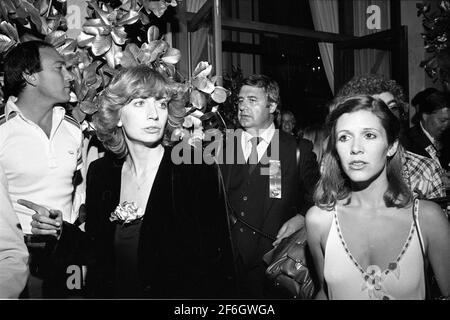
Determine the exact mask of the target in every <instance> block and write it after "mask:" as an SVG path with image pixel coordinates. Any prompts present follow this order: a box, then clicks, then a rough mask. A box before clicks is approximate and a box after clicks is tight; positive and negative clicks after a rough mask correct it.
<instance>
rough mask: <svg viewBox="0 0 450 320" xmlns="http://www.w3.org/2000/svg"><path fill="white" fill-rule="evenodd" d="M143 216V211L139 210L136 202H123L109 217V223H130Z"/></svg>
mask: <svg viewBox="0 0 450 320" xmlns="http://www.w3.org/2000/svg"><path fill="white" fill-rule="evenodd" d="M143 216H144V210H142V208H139V207H138V206H137V204H136V202H134V201H133V202H129V201H124V202H122V203H121V204H119V205H118V206H117V207H116V209H115V210H114V212H112V213H111V216H110V217H109V220H110V221H112V222H113V221H118V222H120V223H122V224H127V223H131V222H133V221H136V220H139V219H141V218H142V217H143Z"/></svg>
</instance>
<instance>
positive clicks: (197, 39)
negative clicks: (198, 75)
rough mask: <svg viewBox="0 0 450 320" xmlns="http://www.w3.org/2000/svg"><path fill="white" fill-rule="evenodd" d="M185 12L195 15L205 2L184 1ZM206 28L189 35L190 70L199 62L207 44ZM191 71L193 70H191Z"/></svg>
mask: <svg viewBox="0 0 450 320" xmlns="http://www.w3.org/2000/svg"><path fill="white" fill-rule="evenodd" d="M185 1H186V10H187V11H188V12H192V13H196V12H197V11H198V10H200V8H201V7H202V6H203V4H204V3H205V2H206V1H207V0H185ZM207 39H208V27H206V26H204V27H203V26H202V27H200V28H199V29H198V30H197V31H195V32H192V33H191V62H192V69H194V68H195V66H196V65H197V64H198V63H199V62H200V58H201V56H202V53H203V50H204V49H205V46H206V44H207ZM191 71H193V70H191Z"/></svg>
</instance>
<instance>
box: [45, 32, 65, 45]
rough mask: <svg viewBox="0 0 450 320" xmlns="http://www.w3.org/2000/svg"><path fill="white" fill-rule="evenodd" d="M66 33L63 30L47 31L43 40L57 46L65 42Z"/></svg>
mask: <svg viewBox="0 0 450 320" xmlns="http://www.w3.org/2000/svg"><path fill="white" fill-rule="evenodd" d="M66 38H67V35H66V33H65V32H64V31H61V30H57V31H53V32H51V33H49V34H48V35H47V36H46V37H45V41H47V42H48V43H51V44H52V45H53V46H54V47H59V46H61V45H62V44H64V43H65V41H66Z"/></svg>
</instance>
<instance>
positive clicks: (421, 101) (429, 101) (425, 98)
mask: <svg viewBox="0 0 450 320" xmlns="http://www.w3.org/2000/svg"><path fill="white" fill-rule="evenodd" d="M411 103H412V104H413V105H417V106H418V110H417V111H418V113H419V114H423V113H427V114H430V113H433V112H435V111H438V110H440V109H443V108H450V95H449V94H448V93H444V92H441V91H438V90H436V89H434V88H427V89H425V90H423V91H420V92H419V93H417V94H416V95H415V96H414V98H413V100H412V101H411Z"/></svg>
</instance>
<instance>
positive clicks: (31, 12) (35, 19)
mask: <svg viewBox="0 0 450 320" xmlns="http://www.w3.org/2000/svg"><path fill="white" fill-rule="evenodd" d="M20 6H21V7H22V8H23V9H24V10H25V11H26V13H27V16H29V17H30V20H31V22H32V23H33V24H34V25H35V26H36V29H37V30H39V31H40V32H41V30H42V21H41V15H40V14H39V10H38V9H36V8H35V7H34V6H33V5H32V4H30V3H28V2H26V1H22V2H21V4H20Z"/></svg>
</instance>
